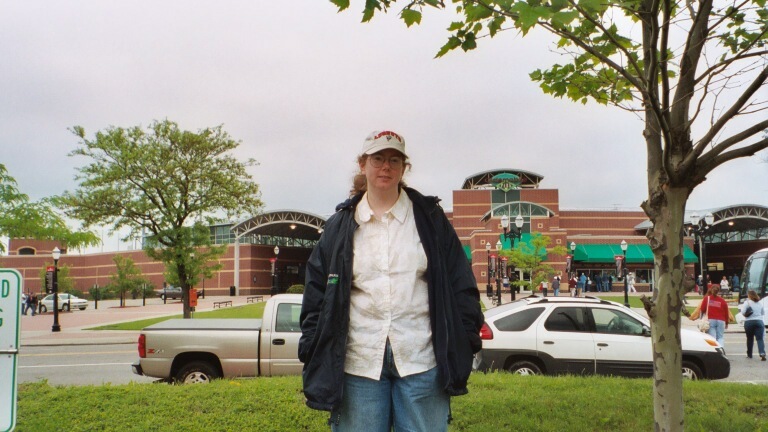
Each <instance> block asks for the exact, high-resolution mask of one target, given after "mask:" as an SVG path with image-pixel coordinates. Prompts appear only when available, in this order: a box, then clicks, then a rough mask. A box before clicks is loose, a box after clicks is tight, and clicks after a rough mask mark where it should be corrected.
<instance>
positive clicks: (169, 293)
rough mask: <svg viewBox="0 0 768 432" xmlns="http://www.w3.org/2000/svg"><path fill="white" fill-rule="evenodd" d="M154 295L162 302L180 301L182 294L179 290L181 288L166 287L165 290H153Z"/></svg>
mask: <svg viewBox="0 0 768 432" xmlns="http://www.w3.org/2000/svg"><path fill="white" fill-rule="evenodd" d="M155 294H156V295H157V296H158V297H160V298H161V299H163V300H165V299H167V298H171V299H180V298H181V296H182V294H183V292H182V290H181V287H177V286H172V285H168V286H167V287H165V288H161V289H159V290H155Z"/></svg>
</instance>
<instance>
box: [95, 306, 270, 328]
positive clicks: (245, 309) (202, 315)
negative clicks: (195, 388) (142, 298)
mask: <svg viewBox="0 0 768 432" xmlns="http://www.w3.org/2000/svg"><path fill="white" fill-rule="evenodd" d="M264 305H266V303H263V302H262V303H253V304H248V305H244V306H235V307H229V308H222V309H216V310H212V311H206V312H193V314H192V318H195V319H208V318H261V317H262V316H264ZM181 317H182V315H168V316H164V317H157V318H147V319H143V320H138V321H130V322H124V323H116V324H107V325H103V326H99V327H92V328H89V329H86V330H141V329H143V328H144V327H148V326H151V325H152V324H157V323H159V322H163V321H166V320H169V319H172V318H181Z"/></svg>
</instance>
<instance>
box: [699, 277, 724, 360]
mask: <svg viewBox="0 0 768 432" xmlns="http://www.w3.org/2000/svg"><path fill="white" fill-rule="evenodd" d="M719 292H720V286H719V285H712V286H711V287H709V290H708V291H707V295H706V296H704V298H703V299H702V300H701V306H699V308H700V309H701V313H702V314H707V319H709V330H707V333H709V335H710V336H712V337H714V338H715V339H716V340H717V343H719V344H720V346H722V347H725V339H724V338H723V334H724V333H725V329H727V328H728V323H729V322H730V321H731V320H732V316H731V311H729V310H728V302H726V301H725V299H723V298H722V297H720V296H718V293H719Z"/></svg>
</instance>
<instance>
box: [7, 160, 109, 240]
mask: <svg viewBox="0 0 768 432" xmlns="http://www.w3.org/2000/svg"><path fill="white" fill-rule="evenodd" d="M0 236H8V237H10V238H33V239H38V240H46V239H52V240H58V241H61V242H62V243H64V244H66V245H67V247H68V248H79V247H83V246H95V245H97V244H99V242H100V239H99V237H98V236H97V235H96V234H95V233H93V232H90V231H73V230H71V229H70V228H69V227H68V226H67V224H66V222H65V221H64V219H63V218H62V217H61V216H60V215H59V214H58V213H57V212H56V210H55V209H54V207H53V206H52V205H51V202H50V200H48V199H43V200H40V201H37V202H34V201H30V200H29V196H27V195H26V194H23V193H21V192H20V191H19V189H18V186H17V184H16V180H15V179H14V178H13V177H12V176H11V175H10V174H8V170H7V169H6V167H5V165H3V164H0ZM0 252H5V245H4V244H3V243H2V242H0Z"/></svg>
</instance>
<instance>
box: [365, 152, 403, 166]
mask: <svg viewBox="0 0 768 432" xmlns="http://www.w3.org/2000/svg"><path fill="white" fill-rule="evenodd" d="M368 160H370V161H371V166H373V167H374V168H381V167H382V166H384V161H387V162H389V167H390V168H400V167H401V166H403V158H401V157H400V156H391V157H389V158H385V157H384V156H382V155H380V154H373V155H371V156H369V157H368Z"/></svg>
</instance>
